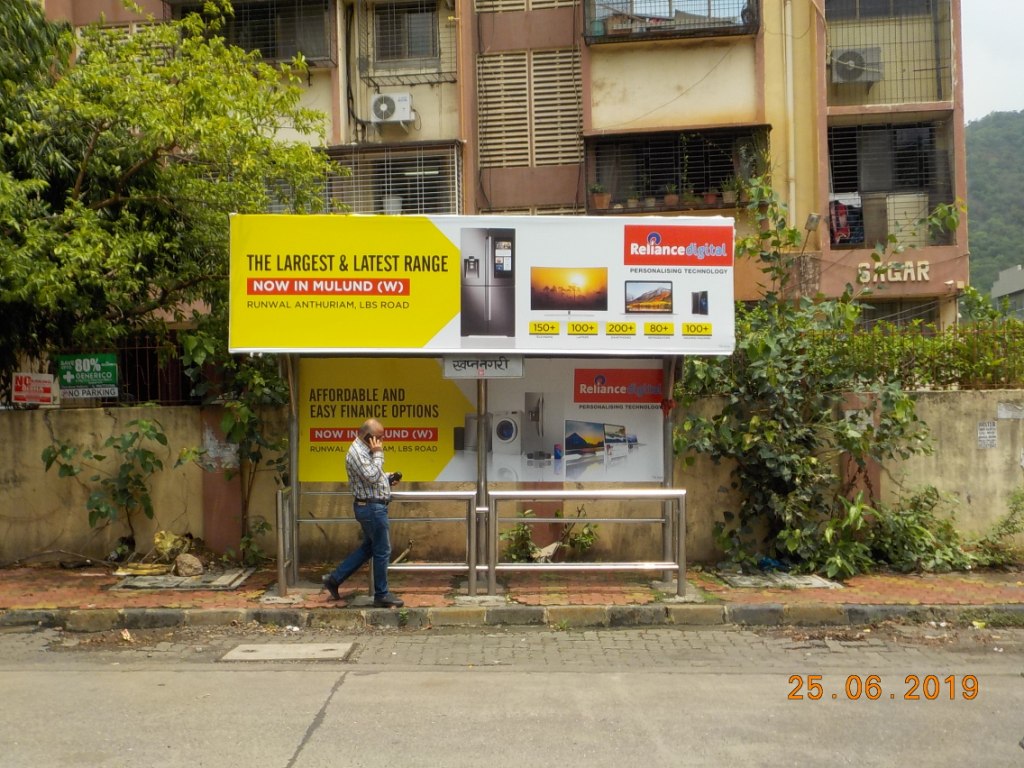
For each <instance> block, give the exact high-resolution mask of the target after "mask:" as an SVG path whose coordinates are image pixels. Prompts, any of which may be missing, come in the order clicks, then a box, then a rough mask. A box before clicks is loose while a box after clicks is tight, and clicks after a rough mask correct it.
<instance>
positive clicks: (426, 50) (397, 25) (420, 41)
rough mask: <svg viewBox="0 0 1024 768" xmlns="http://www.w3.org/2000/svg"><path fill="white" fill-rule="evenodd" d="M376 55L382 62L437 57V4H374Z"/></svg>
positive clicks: (377, 59)
mask: <svg viewBox="0 0 1024 768" xmlns="http://www.w3.org/2000/svg"><path fill="white" fill-rule="evenodd" d="M373 30H374V39H373V41H374V46H373V50H374V56H375V58H376V61H377V62H378V63H394V62H400V63H405V62H408V61H410V60H418V59H436V58H437V57H438V55H439V47H438V39H437V5H436V4H434V3H432V2H418V3H384V4H381V5H377V6H375V7H374V11H373Z"/></svg>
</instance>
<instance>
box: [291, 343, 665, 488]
mask: <svg viewBox="0 0 1024 768" xmlns="http://www.w3.org/2000/svg"><path fill="white" fill-rule="evenodd" d="M524 366H525V371H524V373H525V375H524V376H522V377H516V378H507V379H492V380H490V381H489V382H488V394H487V404H488V409H487V412H486V414H485V415H484V418H483V423H481V420H480V418H479V416H478V413H477V407H476V381H474V380H472V379H458V378H457V379H452V378H445V366H444V364H443V361H442V360H439V359H433V358H406V359H398V358H303V359H301V360H300V361H299V402H298V407H299V446H298V448H299V479H300V480H301V481H303V482H330V483H333V482H344V481H345V454H346V452H347V451H348V448H349V445H350V444H351V443H352V440H353V439H354V438H355V436H356V431H357V429H358V428H359V425H360V424H362V423H363V421H365V420H366V419H368V418H375V419H378V420H379V421H380V422H381V423H382V424H383V426H384V448H385V456H386V466H387V468H388V469H389V470H390V471H401V472H402V474H403V478H404V480H407V481H411V482H429V481H452V482H474V481H476V479H477V466H478V464H477V462H478V456H479V453H480V451H483V453H484V454H485V456H486V467H487V477H488V480H490V481H495V482H585V481H586V482H611V483H615V482H660V481H661V480H662V479H663V476H664V450H663V441H662V425H663V417H662V411H661V402H662V400H663V399H664V398H665V396H666V395H665V392H664V385H663V380H662V379H663V376H662V368H661V363H660V361H657V360H649V359H648V360H633V359H624V358H615V359H587V358H574V359H561V360H553V359H536V358H529V359H527V360H525V361H524Z"/></svg>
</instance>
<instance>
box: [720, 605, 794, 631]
mask: <svg viewBox="0 0 1024 768" xmlns="http://www.w3.org/2000/svg"><path fill="white" fill-rule="evenodd" d="M782 615H783V606H782V604H781V603H758V604H756V605H754V604H751V605H726V606H725V621H726V623H727V624H740V625H753V624H756V625H758V626H768V627H774V626H778V625H779V624H782Z"/></svg>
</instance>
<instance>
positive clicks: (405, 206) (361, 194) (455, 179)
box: [328, 142, 461, 215]
mask: <svg viewBox="0 0 1024 768" xmlns="http://www.w3.org/2000/svg"><path fill="white" fill-rule="evenodd" d="M328 154H329V155H330V156H331V158H332V159H333V160H335V161H337V162H338V163H339V164H340V165H342V166H344V167H346V168H348V169H349V170H350V171H351V175H349V176H338V175H336V176H332V177H331V178H330V179H329V180H328V195H329V197H330V202H331V207H332V208H334V209H335V210H349V211H351V212H353V213H389V214H435V215H436V214H457V213H460V200H461V194H460V189H461V186H460V174H461V170H460V156H459V149H458V145H457V144H455V143H454V142H453V143H444V144H430V145H416V146H395V147H381V146H372V147H365V148H356V149H345V148H338V147H335V148H333V149H330V150H328Z"/></svg>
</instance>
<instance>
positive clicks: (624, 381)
mask: <svg viewBox="0 0 1024 768" xmlns="http://www.w3.org/2000/svg"><path fill="white" fill-rule="evenodd" d="M662 389H663V387H662V375H661V370H660V369H657V368H577V369H576V370H575V372H574V373H573V402H574V403H661V401H662V398H663V395H662Z"/></svg>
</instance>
